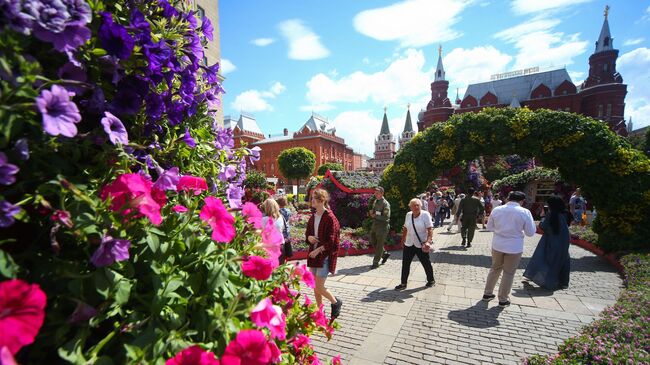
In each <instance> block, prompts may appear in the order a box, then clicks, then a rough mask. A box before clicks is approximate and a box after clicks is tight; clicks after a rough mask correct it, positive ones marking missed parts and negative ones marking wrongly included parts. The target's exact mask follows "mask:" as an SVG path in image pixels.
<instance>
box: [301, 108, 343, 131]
mask: <svg viewBox="0 0 650 365" xmlns="http://www.w3.org/2000/svg"><path fill="white" fill-rule="evenodd" d="M305 128H307V129H308V130H310V131H314V132H315V131H321V132H327V133H334V132H336V128H334V127H332V126H331V125H330V123H329V122H328V121H327V119H326V118H325V117H323V116H320V115H318V114H314V113H312V114H311V117H310V118H309V120H307V122H306V123H305V125H303V126H302V128H300V130H301V131H302V130H303V129H305Z"/></svg>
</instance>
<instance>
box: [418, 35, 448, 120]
mask: <svg viewBox="0 0 650 365" xmlns="http://www.w3.org/2000/svg"><path fill="white" fill-rule="evenodd" d="M448 89H449V81H447V79H445V68H444V67H443V65H442V46H439V47H438V65H437V66H436V75H435V78H434V80H433V82H432V83H431V100H430V101H429V104H427V109H426V110H425V111H424V114H422V119H421V120H419V121H418V130H419V131H422V130H424V129H425V128H426V126H430V125H432V124H433V123H436V122H444V121H446V120H447V119H449V117H450V116H451V115H452V114H454V108H453V106H452V105H451V101H450V100H449V97H448V96H447V91H448Z"/></svg>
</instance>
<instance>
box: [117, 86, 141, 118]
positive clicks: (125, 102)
mask: <svg viewBox="0 0 650 365" xmlns="http://www.w3.org/2000/svg"><path fill="white" fill-rule="evenodd" d="M141 107H142V97H140V95H138V93H137V92H136V91H135V90H133V89H132V88H130V87H128V86H125V87H120V88H119V90H118V91H117V93H115V96H114V97H113V101H112V102H111V110H112V111H114V112H115V113H116V114H127V115H133V114H136V113H138V112H139V111H140V108H141Z"/></svg>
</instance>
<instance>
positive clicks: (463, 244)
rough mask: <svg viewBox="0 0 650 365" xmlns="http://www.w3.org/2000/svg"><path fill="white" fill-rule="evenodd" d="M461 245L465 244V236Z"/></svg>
mask: <svg viewBox="0 0 650 365" xmlns="http://www.w3.org/2000/svg"><path fill="white" fill-rule="evenodd" d="M460 245H461V246H465V238H463V242H461V243H460Z"/></svg>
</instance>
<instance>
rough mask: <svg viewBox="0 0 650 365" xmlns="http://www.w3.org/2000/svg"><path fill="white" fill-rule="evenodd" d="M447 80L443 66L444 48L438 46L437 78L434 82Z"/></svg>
mask: <svg viewBox="0 0 650 365" xmlns="http://www.w3.org/2000/svg"><path fill="white" fill-rule="evenodd" d="M443 80H445V68H444V67H443V66H442V46H438V65H437V66H436V77H435V79H433V81H434V82H435V81H443Z"/></svg>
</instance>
